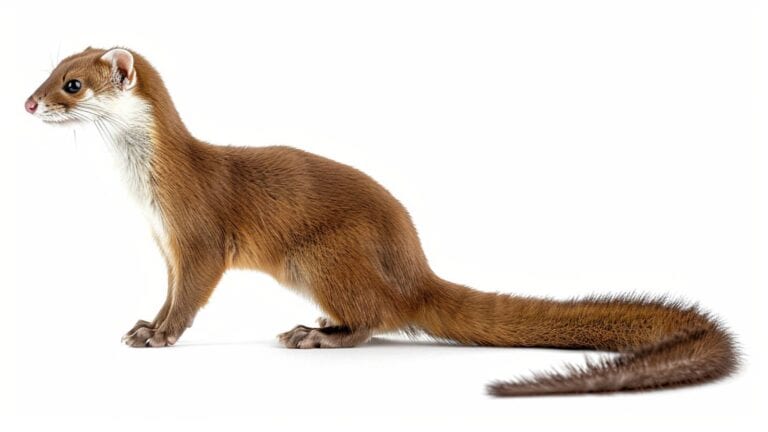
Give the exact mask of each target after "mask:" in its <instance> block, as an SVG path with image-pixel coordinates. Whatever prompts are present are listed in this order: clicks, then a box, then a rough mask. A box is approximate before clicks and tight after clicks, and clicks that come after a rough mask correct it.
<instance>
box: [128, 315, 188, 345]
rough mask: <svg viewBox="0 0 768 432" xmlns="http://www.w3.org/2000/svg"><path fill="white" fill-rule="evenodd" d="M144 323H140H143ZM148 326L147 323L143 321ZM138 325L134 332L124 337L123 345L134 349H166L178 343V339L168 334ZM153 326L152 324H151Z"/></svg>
mask: <svg viewBox="0 0 768 432" xmlns="http://www.w3.org/2000/svg"><path fill="white" fill-rule="evenodd" d="M141 322H142V321H139V323H141ZM143 322H144V323H146V324H149V323H147V322H146V321H143ZM139 323H136V326H134V329H135V330H134V329H132V330H133V331H132V332H130V333H128V334H126V335H125V336H123V343H124V344H126V345H128V346H129V347H133V348H144V347H153V348H158V347H166V346H171V345H173V344H175V343H176V340H177V339H178V337H176V336H172V335H170V334H168V333H167V332H164V331H160V330H158V329H154V328H151V327H149V326H139ZM149 325H151V324H149Z"/></svg>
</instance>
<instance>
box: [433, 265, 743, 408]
mask: <svg viewBox="0 0 768 432" xmlns="http://www.w3.org/2000/svg"><path fill="white" fill-rule="evenodd" d="M434 283H435V286H434V288H435V289H432V290H430V292H431V293H433V295H434V297H432V298H430V299H429V300H428V303H427V307H425V308H424V309H423V311H422V313H421V316H420V317H419V325H420V326H421V327H422V328H423V329H424V330H425V331H426V332H427V333H428V334H430V335H431V336H433V337H436V338H441V339H450V340H454V341H456V342H459V343H463V344H474V345H486V346H507V347H550V348H578V349H594V350H601V351H615V352H618V353H619V354H618V356H616V357H613V358H609V359H603V360H600V361H598V362H589V361H588V362H587V364H586V365H584V366H572V365H567V366H566V367H565V371H564V372H562V373H560V372H555V373H544V374H535V375H533V377H531V378H527V379H521V380H515V381H499V382H494V383H492V384H490V385H489V386H488V392H489V393H490V394H491V395H494V396H536V395H557V394H575V393H606V392H617V391H639V390H650V389H658V388H671V387H679V386H686V385H692V384H698V383H704V382H709V381H714V380H717V379H720V378H723V377H726V376H728V375H730V374H731V373H733V372H734V371H735V370H736V368H737V366H738V357H739V355H738V350H737V349H736V346H735V342H734V340H733V338H732V336H731V335H730V334H729V333H728V331H727V330H726V329H725V328H724V327H723V326H722V325H721V324H720V323H719V322H718V321H717V320H715V319H713V318H712V317H711V316H709V315H708V314H706V313H703V312H701V311H700V310H699V309H698V308H697V307H695V306H689V305H686V304H683V303H681V302H672V301H668V300H666V299H664V298H661V299H652V298H648V297H644V296H617V297H594V298H585V299H580V300H570V301H555V300H548V299H535V298H525V297H515V296H510V295H503V294H492V293H485V292H479V291H475V290H472V289H469V288H467V287H464V286H461V285H456V284H452V283H449V282H445V281H439V280H438V281H435V282H434Z"/></svg>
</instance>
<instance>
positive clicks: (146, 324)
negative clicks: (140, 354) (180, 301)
mask: <svg viewBox="0 0 768 432" xmlns="http://www.w3.org/2000/svg"><path fill="white" fill-rule="evenodd" d="M165 263H166V266H167V268H168V290H167V292H166V294H165V303H163V306H162V307H161V308H160V311H159V312H158V313H157V315H155V319H154V320H152V321H151V322H150V321H144V320H138V321H136V324H135V325H134V326H133V327H132V328H131V329H130V330H128V332H126V333H125V335H123V338H122V341H123V343H125V344H127V345H130V346H133V345H132V344H133V343H134V342H135V343H139V342H138V341H141V340H146V338H145V337H143V336H146V335H148V334H149V333H148V332H151V331H154V330H156V329H157V326H159V325H160V323H162V322H163V320H165V317H166V316H168V309H170V307H171V297H172V296H173V285H174V281H173V273H172V272H171V263H170V262H168V260H167V259H166V262H165ZM137 332H140V333H141V334H140V335H137V336H136V337H133V338H132V337H131V336H133V335H134V334H136V333H137Z"/></svg>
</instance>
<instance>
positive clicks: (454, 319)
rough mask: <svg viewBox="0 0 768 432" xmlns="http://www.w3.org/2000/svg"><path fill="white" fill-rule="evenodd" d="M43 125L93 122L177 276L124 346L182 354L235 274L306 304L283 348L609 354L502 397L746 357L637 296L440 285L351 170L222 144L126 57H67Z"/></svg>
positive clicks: (640, 382)
mask: <svg viewBox="0 0 768 432" xmlns="http://www.w3.org/2000/svg"><path fill="white" fill-rule="evenodd" d="M25 107H26V110H27V111H28V112H30V113H31V114H34V115H35V116H37V117H38V118H40V119H41V120H43V121H45V122H58V123H75V122H88V123H93V124H94V125H95V126H96V127H97V128H98V130H99V131H100V132H101V134H102V136H103V138H104V140H105V141H107V142H108V144H109V145H111V146H113V147H114V149H115V151H116V152H117V154H118V156H119V159H120V163H121V164H122V166H123V168H124V170H125V174H126V179H127V181H128V184H129V188H130V190H131V192H132V194H133V195H134V196H135V198H136V199H137V200H138V201H139V202H140V203H141V205H142V206H143V208H144V210H145V212H146V215H147V218H148V220H149V222H150V225H151V228H152V232H153V234H154V238H155V240H156V242H157V244H158V246H159V248H160V250H161V251H162V255H163V257H164V258H165V261H166V264H167V267H168V292H167V297H166V300H165V303H164V304H163V306H162V307H161V308H160V311H159V312H158V314H157V316H156V317H155V319H154V320H152V321H138V322H137V323H136V325H134V326H133V328H131V329H130V330H129V331H128V332H127V333H126V334H125V336H124V337H123V341H124V342H125V343H126V344H127V345H129V346H131V347H165V346H169V345H173V344H174V343H176V341H177V340H178V339H179V337H180V336H181V335H182V333H183V332H184V330H185V329H186V328H187V327H189V326H190V325H191V323H192V320H193V319H194V317H195V314H196V313H197V311H198V310H199V309H200V308H201V307H202V306H203V305H204V304H205V303H206V301H207V300H208V298H209V297H210V295H211V293H212V292H213V290H214V288H215V287H216V284H217V283H218V282H219V280H220V279H221V277H222V274H223V273H224V271H225V270H226V269H227V268H247V269H256V270H260V271H263V272H266V273H268V274H270V275H272V276H273V277H274V278H275V279H276V280H277V281H279V282H280V283H281V284H283V285H285V286H288V287H291V288H294V289H296V290H299V291H301V292H302V293H304V294H306V295H307V297H309V298H310V299H311V300H312V301H314V302H315V303H317V305H318V306H319V307H320V308H321V309H322V311H323V312H324V313H325V314H326V315H327V318H325V319H321V320H320V322H319V326H318V327H316V328H311V327H305V326H301V325H300V326H297V327H295V328H294V329H292V330H290V331H288V332H285V333H283V334H281V335H279V340H280V342H281V343H282V344H283V345H285V346H286V347H289V348H341V347H353V346H356V345H360V344H362V343H365V342H366V341H368V340H369V339H370V338H371V335H373V334H376V333H383V332H394V331H399V330H408V331H412V330H414V329H416V330H419V331H422V332H424V333H426V334H427V335H430V336H432V337H434V338H437V339H441V340H450V341H454V342H456V343H460V344H467V345H481V346H504V347H555V348H578V349H592V350H600V351H615V352H617V353H618V355H617V356H615V357H612V358H610V359H605V360H602V361H600V362H597V363H591V364H588V365H585V366H578V367H569V368H567V372H563V373H549V374H540V375H535V376H534V377H533V378H530V379H522V380H515V381H500V382H496V383H492V384H490V385H489V386H488V391H489V393H490V394H492V395H496V396H521V395H547V394H566V393H593V392H614V391H633V390H646V389H654V388H662V387H675V386H682V385H689V384H695V383H702V382H707V381H713V380H717V379H719V378H722V377H725V376H727V375H729V374H731V373H733V372H734V371H735V369H736V368H737V365H738V358H739V355H738V350H737V349H736V347H735V342H734V339H733V337H732V336H731V335H730V334H729V332H728V331H727V330H726V329H725V328H724V327H723V326H722V325H721V324H720V323H718V321H717V320H715V319H713V318H712V317H711V316H710V315H708V314H707V313H704V312H702V311H700V310H699V309H697V308H696V307H692V306H687V305H685V304H681V303H678V302H670V301H666V300H664V299H654V298H650V297H642V296H640V297H638V296H615V297H588V298H584V299H579V300H569V301H557V300H549V299H538V298H530V297H520V296H515V295H505V294H493V293H487V292H481V291H476V290H473V289H471V288H468V287H466V286H462V285H459V284H455V283H452V282H448V281H445V280H443V279H441V278H440V277H438V276H437V275H435V274H434V273H433V272H432V270H431V269H430V268H429V265H428V264H427V260H426V258H425V256H424V253H423V252H422V249H421V246H420V243H419V238H418V236H417V235H416V230H415V229H414V227H413V223H412V222H411V219H410V217H409V215H408V212H407V211H406V210H405V208H404V207H403V206H402V205H401V204H400V202H398V201H397V200H396V199H395V198H394V197H393V196H392V195H390V193H389V192H387V190H386V189H384V188H383V187H382V186H381V185H379V184H378V183H376V182H375V181H374V180H373V179H371V178H370V177H368V176H367V175H365V174H364V173H362V172H360V171H358V170H356V169H354V168H352V167H350V166H347V165H343V164H340V163H338V162H334V161H332V160H329V159H326V158H323V157H320V156H316V155H314V154H310V153H307V152H304V151H301V150H297V149H294V148H290V147H264V148H253V147H229V146H227V147H225V146H214V145H211V144H208V143H206V142H203V141H200V140H198V139H196V138H195V137H193V136H192V135H191V134H190V133H189V132H188V131H187V128H186V127H185V126H184V123H183V122H182V121H181V118H180V117H179V114H178V113H177V111H176V109H175V107H174V104H173V102H172V101H171V98H170V96H169V94H168V91H167V90H166V88H165V86H164V84H163V81H162V80H161V78H160V75H159V74H158V72H157V71H156V70H155V69H154V68H153V67H152V66H151V65H150V64H149V63H148V62H147V60H145V59H144V57H142V56H140V55H139V54H137V53H135V52H132V51H130V50H127V49H123V48H113V49H110V50H103V49H95V48H90V47H89V48H87V49H86V50H85V51H83V52H81V53H78V54H75V55H72V56H70V57H68V58H66V59H64V60H63V61H62V62H61V63H60V64H59V65H58V66H57V67H56V68H55V70H54V71H53V72H52V73H51V75H50V77H48V79H47V80H46V81H45V82H44V83H43V84H42V85H41V86H40V87H39V88H38V89H37V90H35V92H34V93H33V94H32V96H31V97H30V98H29V99H28V100H27V101H26V104H25Z"/></svg>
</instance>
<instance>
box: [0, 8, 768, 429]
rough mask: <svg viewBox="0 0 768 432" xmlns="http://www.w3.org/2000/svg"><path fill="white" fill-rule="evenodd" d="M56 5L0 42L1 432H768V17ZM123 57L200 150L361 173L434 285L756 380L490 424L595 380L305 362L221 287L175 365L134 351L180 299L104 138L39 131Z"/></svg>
mask: <svg viewBox="0 0 768 432" xmlns="http://www.w3.org/2000/svg"><path fill="white" fill-rule="evenodd" d="M248 4H249V5H248V6H247V7H245V6H242V5H236V4H229V3H228V2H225V1H221V0H220V1H216V2H214V3H212V4H205V5H200V6H195V5H192V4H187V3H181V2H160V1H154V2H147V3H144V2H139V1H128V2H104V1H97V2H79V1H71V0H70V1H66V2H41V1H34V2H32V1H26V2H17V4H13V5H6V6H5V7H4V10H3V13H2V17H0V33H1V34H0V36H2V39H1V40H0V44H2V47H1V48H2V49H1V52H2V58H0V62H1V64H2V67H0V83H2V84H3V88H2V93H3V96H2V99H0V100H1V101H2V104H0V110H2V111H1V112H0V122H2V123H1V125H2V128H1V129H0V130H1V131H2V134H3V135H2V141H1V144H2V156H1V157H0V176H2V177H1V179H0V180H1V181H0V188H2V197H3V204H2V212H0V218H2V224H1V225H0V229H1V230H2V231H1V232H0V235H1V237H0V238H1V239H2V240H0V245H1V246H0V248H1V249H0V253H2V260H1V261H0V265H2V272H1V273H0V289H1V290H2V292H0V294H1V296H2V297H1V298H2V300H0V329H1V330H0V336H2V348H0V378H2V380H1V381H0V418H1V419H2V420H0V428H2V429H3V430H11V431H16V430H36V429H37V430H40V428H42V427H46V428H47V429H49V430H51V429H53V428H55V430H62V429H64V430H68V429H73V430H122V429H125V430H153V429H160V428H161V427H164V426H170V427H173V428H174V429H173V430H177V429H180V428H182V427H185V428H190V427H196V428H204V429H208V430H212V429H213V428H216V430H233V429H245V430H254V429H257V428H260V429H262V430H274V429H276V428H284V429H285V428H291V429H297V430H298V428H300V427H301V428H303V429H304V430H307V429H308V428H312V430H326V429H328V430H330V429H334V430H371V429H373V430H386V429H389V428H394V427H401V428H408V429H404V430H414V429H415V428H417V427H419V428H429V429H437V428H441V429H445V428H446V427H450V426H455V427H456V428H458V429H463V430H470V428H472V430H477V428H478V427H481V426H482V427H484V428H485V429H503V430H515V429H517V430H531V429H533V428H534V427H536V428H537V430H538V429H544V430H547V429H548V428H549V426H559V427H568V428H571V429H586V428H588V429H590V430H599V429H607V428H610V429H622V430H624V429H627V430H633V429H638V430H649V428H666V427H669V426H687V427H689V428H695V429H698V430H706V429H708V428H712V429H722V428H723V427H728V428H729V429H731V430H733V429H735V428H739V425H742V426H743V428H747V429H748V428H749V427H748V426H745V425H747V424H748V423H749V422H751V421H754V420H756V419H757V417H758V416H761V417H763V418H764V415H762V413H761V412H759V411H758V410H759V409H761V408H764V407H765V404H766V398H765V396H766V394H765V393H766V391H765V385H766V376H765V371H764V365H765V364H766V350H765V342H764V340H765V335H764V331H765V329H766V328H767V327H766V324H767V323H766V319H765V308H766V294H765V289H766V287H767V286H768V271H766V263H768V230H766V221H768V188H767V187H766V186H768V174H766V169H765V167H766V156H767V155H766V139H767V138H768V134H766V127H765V125H766V119H767V118H768V109H767V108H768V104H767V103H766V101H768V99H767V96H768V92H767V88H766V86H765V80H766V77H768V62H766V59H767V58H768V55H767V51H766V50H767V49H768V44H766V42H767V41H768V35H767V34H766V33H767V32H766V26H765V23H766V19H768V15H767V14H766V8H765V7H764V6H762V5H761V4H759V3H758V2H749V1H734V0H728V1H702V0H695V1H673V0H662V1H649V0H646V1H642V2H620V1H615V0H609V1H587V2H582V1H580V2H574V1H536V2H534V1H529V2H511V1H504V2H478V1H466V2H445V1H443V2H422V1H404V2H399V1H387V2H379V3H372V2H330V3H329V2H308V3H296V2H271V3H267V4H262V3H254V2H249V3H248ZM88 45H93V46H95V47H105V48H107V47H111V46H114V45H123V46H126V47H130V48H132V49H135V50H137V51H139V52H141V53H143V54H144V55H145V56H146V57H147V58H148V59H149V60H150V61H151V62H153V64H154V65H155V67H156V68H157V69H158V70H159V71H160V72H161V73H162V75H163V77H164V79H165V81H166V83H167V86H168V88H169V89H170V91H171V94H172V95H173V97H174V100H175V102H176V104H177V107H178V109H179V111H180V112H181V114H182V117H183V119H184V121H185V122H186V123H187V125H188V126H189V128H190V130H191V131H192V132H193V133H194V134H195V135H196V136H197V137H199V138H201V139H205V140H208V141H211V142H214V143H218V144H238V145H254V146H260V145H269V144H289V145H293V146H296V147H300V148H302V149H306V150H309V151H312V152H315V153H318V154H322V155H324V156H328V157H331V158H333V159H336V160H338V161H341V162H344V163H348V164H351V165H354V166H356V167H358V168H360V169H362V170H363V171H365V172H367V173H369V174H370V175H372V176H373V177H374V178H375V179H377V180H378V181H379V182H381V183H382V184H383V185H385V186H386V187H387V188H388V189H389V190H390V191H391V192H392V193H393V194H394V195H395V196H396V197H398V198H399V199H400V200H401V201H402V202H403V203H404V204H405V205H406V207H407V208H408V209H409V210H410V212H411V214H412V216H413V219H414V221H415V223H416V226H417V228H418V230H419V232H420V235H421V238H422V241H423V245H424V248H425V250H426V253H427V255H428V257H429V258H430V262H431V264H432V266H433V268H434V269H435V271H436V272H437V273H438V274H440V275H441V276H443V277H445V278H447V279H449V280H453V281H456V282H460V283H465V284H468V285H471V286H474V287H477V288H478V289H484V290H489V291H506V292H515V293H520V294H527V295H541V296H551V297H556V298H568V297H573V296H580V295H585V294H590V293H614V292H633V291H637V292H650V293H656V294H670V295H671V296H673V297H682V298H686V299H690V300H694V301H698V302H700V304H701V305H702V306H704V307H705V308H707V309H709V310H712V311H714V312H715V313H716V314H717V315H718V316H719V317H721V318H722V319H723V320H724V321H725V322H726V323H727V324H728V325H729V326H730V327H731V328H732V329H733V331H734V332H735V333H736V334H737V335H738V337H739V340H740V342H741V343H742V345H743V349H744V352H745V354H746V364H745V367H744V368H743V370H742V371H741V372H740V373H739V374H738V375H737V376H735V377H734V378H732V379H729V380H727V381H725V382H722V383H718V384H715V385H708V386H702V387H697V388H690V389H684V390H676V391H666V392H657V393H646V394H635V395H621V396H608V397H606V396H602V397H599V396H598V397H595V396H591V397H590V396H587V397H567V398H539V399H514V400H513V399H506V400H497V399H491V398H489V397H487V396H485V395H484V392H483V386H484V384H485V383H487V382H488V381H489V380H492V379H501V378H512V377H515V376H519V375H524V374H526V373H527V372H528V371H530V370H541V369H547V368H550V367H552V366H556V365H559V364H562V363H563V362H564V361H575V362H580V361H582V359H583V355H584V354H583V353H579V352H560V351H554V350H527V349H483V348H460V347H449V346H434V345H429V344H424V343H421V344H419V343H403V342H397V341H393V340H392V339H378V340H375V341H374V342H373V343H371V344H368V345H366V346H363V347H360V348H356V349H351V350H333V351H327V350H315V351H297V350H286V349H282V348H280V347H278V345H277V343H276V341H275V339H274V336H275V335H276V334H277V333H279V332H281V331H284V330H287V329H289V328H291V327H292V326H294V325H295V324H298V323H305V324H311V323H312V320H313V319H314V318H315V317H316V316H317V315H318V311H317V310H316V309H315V308H314V307H313V306H311V305H309V304H308V303H307V302H306V301H305V300H304V299H302V298H300V297H298V296H296V295H294V294H292V293H291V292H289V291H288V290H286V289H283V288H281V287H279V286H278V285H277V284H276V283H275V282H274V281H273V280H271V279H270V278H269V277H267V276H265V275H261V274H257V273H246V272H232V273H228V274H227V276H226V277H225V278H224V280H223V281H222V283H221V284H220V286H219V288H218V290H217V291H216V293H215V294H214V296H213V298H212V300H211V302H210V303H209V305H208V306H207V307H206V308H205V309H203V310H202V312H201V313H200V314H199V315H198V318H197V321H196V322H195V326H194V327H193V328H192V329H190V330H189V331H188V332H187V333H186V334H185V335H184V336H183V338H182V339H181V340H180V342H179V345H178V346H177V347H174V348H171V349H160V350H144V349H141V350H136V349H129V348H127V347H124V346H122V345H121V344H120V343H119V340H120V336H121V335H122V334H123V333H124V332H125V331H126V330H127V329H128V328H129V327H131V326H132V324H133V323H134V322H135V321H136V320H137V319H139V318H143V319H150V318H151V317H152V316H153V315H154V313H155V312H156V309H157V308H158V307H159V306H160V304H161V303H162V300H163V298H164V292H165V286H164V282H165V270H164V268H163V266H162V260H161V258H160V255H159V253H158V252H157V251H156V250H155V247H154V244H153V242H152V240H151V237H150V234H149V231H148V227H147V226H146V225H145V223H144V220H143V219H142V217H141V215H140V213H139V211H138V210H137V209H136V208H135V207H134V206H133V203H132V202H131V200H130V199H129V197H128V195H127V193H126V191H125V189H124V188H123V186H122V185H121V182H120V179H119V177H118V175H117V171H116V170H115V169H114V167H113V165H112V162H111V161H110V155H109V154H108V153H107V151H106V149H105V147H104V146H103V144H102V143H101V142H100V140H99V139H98V138H97V135H96V133H95V132H94V131H93V130H91V129H90V128H88V127H83V128H78V129H77V130H76V132H73V130H72V129H64V128H56V127H52V126H48V125H45V124H43V123H41V122H40V121H38V120H36V119H34V118H33V117H32V116H29V115H28V114H27V113H25V112H24V109H23V106H22V105H23V102H24V100H25V99H26V97H27V96H29V94H30V93H31V92H32V91H33V90H34V89H35V88H36V87H37V86H38V85H39V84H40V83H41V82H42V81H43V80H44V79H45V78H46V76H47V74H48V72H49V71H50V70H51V67H52V65H53V64H54V63H55V62H56V61H57V59H59V58H63V57H64V56H66V55H69V54H71V53H74V52H78V51H80V50H82V49H83V48H85V47H86V46H88Z"/></svg>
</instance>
